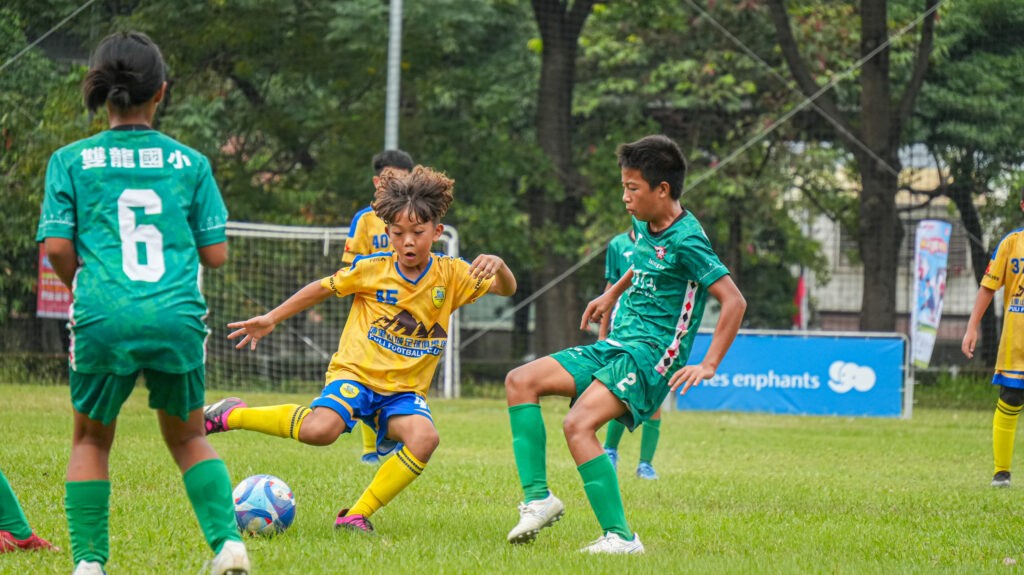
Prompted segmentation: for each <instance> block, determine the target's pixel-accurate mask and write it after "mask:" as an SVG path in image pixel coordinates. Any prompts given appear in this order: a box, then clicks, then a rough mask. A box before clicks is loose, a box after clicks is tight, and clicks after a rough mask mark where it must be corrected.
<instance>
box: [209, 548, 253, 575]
mask: <svg viewBox="0 0 1024 575" xmlns="http://www.w3.org/2000/svg"><path fill="white" fill-rule="evenodd" d="M210 575H249V554H248V553H246V552H245V544H244V543H242V542H241V541H227V542H225V543H224V546H223V547H221V548H220V553H218V554H217V556H216V557H214V558H213V560H212V561H210Z"/></svg>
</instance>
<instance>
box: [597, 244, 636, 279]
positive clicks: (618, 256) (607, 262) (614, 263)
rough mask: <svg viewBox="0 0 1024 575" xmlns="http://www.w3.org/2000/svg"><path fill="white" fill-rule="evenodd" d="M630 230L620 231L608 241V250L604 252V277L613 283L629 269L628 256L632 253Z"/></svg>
mask: <svg viewBox="0 0 1024 575" xmlns="http://www.w3.org/2000/svg"><path fill="white" fill-rule="evenodd" d="M629 234H630V232H622V233H621V234H619V235H617V236H615V237H614V238H612V240H611V241H610V242H608V251H607V252H605V254H604V279H605V280H606V281H607V282H608V283H610V284H614V283H615V282H617V281H619V279H621V278H622V276H623V274H625V273H626V270H628V269H629V258H630V256H632V255H633V240H632V239H630V237H629Z"/></svg>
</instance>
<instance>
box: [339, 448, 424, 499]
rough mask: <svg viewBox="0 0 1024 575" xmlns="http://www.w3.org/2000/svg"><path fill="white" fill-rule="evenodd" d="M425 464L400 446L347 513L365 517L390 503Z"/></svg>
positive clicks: (418, 474)
mask: <svg viewBox="0 0 1024 575" xmlns="http://www.w3.org/2000/svg"><path fill="white" fill-rule="evenodd" d="M426 465H427V464H426V463H423V462H422V461H420V460H419V459H416V457H415V456H413V454H411V453H409V449H408V448H407V447H405V446H402V450H401V451H399V452H398V453H397V454H395V456H394V457H392V458H391V459H388V460H387V461H385V462H384V465H381V466H380V469H378V470H377V475H374V476H373V481H371V482H370V486H369V487H367V488H366V491H364V492H363V494H362V495H360V496H359V501H356V504H355V505H353V506H352V509H350V510H349V512H348V514H349V515H365V516H366V517H369V516H370V515H373V513H374V512H375V511H377V510H378V509H380V508H381V507H384V506H385V505H387V504H388V503H390V502H391V500H392V499H394V498H395V496H396V495H398V494H399V493H401V491H402V490H403V489H405V488H406V487H408V486H409V484H410V483H412V482H413V480H414V479H416V478H417V477H419V476H420V473H423V468H424V467H426Z"/></svg>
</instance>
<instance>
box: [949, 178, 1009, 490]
mask: <svg viewBox="0 0 1024 575" xmlns="http://www.w3.org/2000/svg"><path fill="white" fill-rule="evenodd" d="M1020 194H1021V195H1020V209H1021V211H1022V212H1024V188H1022V189H1021V192H1020ZM999 288H1005V289H1004V291H1003V333H1002V335H1001V336H1000V338H999V353H998V354H997V355H996V367H995V374H994V375H993V376H992V384H993V385H998V386H999V399H998V400H997V401H996V411H995V415H994V416H993V417H992V456H993V459H994V463H995V473H994V474H993V476H992V487H1009V486H1010V463H1011V462H1012V460H1013V441H1014V438H1015V436H1016V434H1017V418H1018V417H1019V416H1020V412H1021V409H1024V228H1017V229H1016V230H1013V231H1012V232H1010V233H1009V234H1006V237H1004V238H1003V239H1002V241H1000V242H999V245H998V246H997V247H996V250H995V252H993V253H992V259H991V260H990V261H989V263H988V267H987V268H985V276H984V277H982V278H981V285H980V286H979V287H978V297H977V299H975V302H974V309H973V310H972V311H971V318H970V319H969V320H968V321H967V332H966V333H965V334H964V339H963V342H962V343H961V345H960V349H961V351H963V352H964V355H966V356H967V357H968V358H973V357H974V348H975V346H976V345H977V343H978V324H979V323H980V322H981V316H982V315H984V314H985V310H986V309H988V306H989V304H991V303H992V298H993V296H995V294H996V291H998V290H999ZM986 345H988V342H986Z"/></svg>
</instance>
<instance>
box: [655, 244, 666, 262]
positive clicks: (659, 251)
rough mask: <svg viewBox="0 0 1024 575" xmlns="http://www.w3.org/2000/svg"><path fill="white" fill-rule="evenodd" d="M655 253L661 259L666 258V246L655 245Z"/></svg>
mask: <svg viewBox="0 0 1024 575" xmlns="http://www.w3.org/2000/svg"><path fill="white" fill-rule="evenodd" d="M654 255H656V256H658V259H659V260H663V259H665V246H654Z"/></svg>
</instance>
